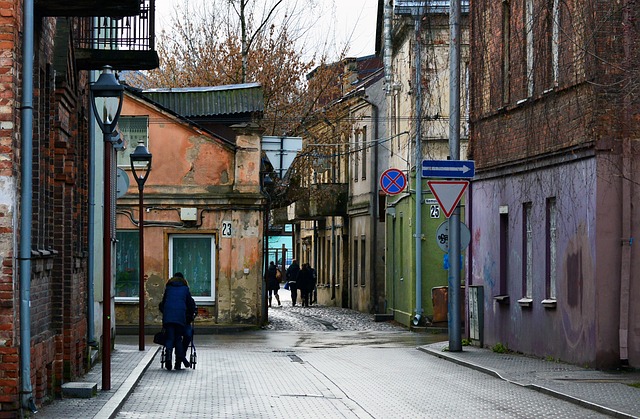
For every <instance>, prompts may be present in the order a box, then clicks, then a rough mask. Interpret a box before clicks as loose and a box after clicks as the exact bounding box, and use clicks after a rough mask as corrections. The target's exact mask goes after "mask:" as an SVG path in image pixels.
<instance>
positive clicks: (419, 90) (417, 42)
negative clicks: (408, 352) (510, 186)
mask: <svg viewBox="0 0 640 419" xmlns="http://www.w3.org/2000/svg"><path fill="white" fill-rule="evenodd" d="M421 17H422V9H421V8H419V9H418V10H417V11H416V13H415V15H414V19H415V52H414V55H415V69H416V82H415V84H416V85H415V92H416V93H415V106H416V108H415V114H416V150H415V151H416V163H415V168H416V173H415V174H416V220H415V226H416V232H415V239H416V315H415V317H414V318H413V325H414V326H418V325H419V324H420V319H421V318H422V172H421V170H420V168H421V167H422V136H421V134H422V77H421V76H422V65H421V62H420V19H421Z"/></svg>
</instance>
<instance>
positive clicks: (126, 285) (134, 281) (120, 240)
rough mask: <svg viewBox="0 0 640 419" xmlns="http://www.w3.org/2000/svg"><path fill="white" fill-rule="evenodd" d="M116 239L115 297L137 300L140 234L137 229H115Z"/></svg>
mask: <svg viewBox="0 0 640 419" xmlns="http://www.w3.org/2000/svg"><path fill="white" fill-rule="evenodd" d="M116 240H117V245H116V283H115V297H116V298H117V299H119V300H131V301H138V296H139V293H138V288H139V285H140V276H139V274H138V272H139V268H140V259H139V252H140V247H139V246H140V235H139V233H138V230H120V231H116Z"/></svg>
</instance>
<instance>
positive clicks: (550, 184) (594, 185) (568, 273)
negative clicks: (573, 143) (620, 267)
mask: <svg viewBox="0 0 640 419" xmlns="http://www.w3.org/2000/svg"><path fill="white" fill-rule="evenodd" d="M596 173H597V172H596V159H595V158H586V159H583V160H577V161H574V162H572V163H568V164H565V165H564V166H555V167H551V168H547V169H541V170H534V171H530V172H528V173H517V174H511V175H510V176H508V177H501V178H491V179H481V180H477V181H475V182H474V183H473V192H472V193H473V203H474V204H473V208H472V212H473V226H472V243H473V260H472V279H471V282H472V284H473V285H483V286H484V308H485V310H484V313H485V314H484V315H485V317H484V333H485V335H484V336H485V345H488V346H491V345H493V344H495V343H498V342H500V343H502V344H504V345H506V346H507V347H509V349H513V350H516V351H521V352H524V353H529V354H534V355H537V356H541V357H545V356H553V357H555V358H559V359H562V360H564V361H568V362H572V363H576V364H592V365H593V364H595V362H596V355H597V354H596V352H597V351H598V350H599V349H598V348H600V347H601V346H602V345H604V343H603V342H601V341H600V336H599V330H598V329H599V328H602V326H604V325H601V326H600V327H598V325H597V324H596V318H610V319H612V318H615V316H617V313H616V311H615V304H614V301H613V300H614V299H613V298H610V297H607V296H605V295H604V294H607V293H613V294H615V289H611V288H608V287H610V286H611V285H613V284H612V283H610V281H608V280H607V279H605V278H602V277H598V275H599V272H598V271H597V270H596V266H597V262H598V261H597V260H596V249H597V247H600V248H608V249H611V250H610V251H607V252H605V253H606V255H605V254H602V255H601V256H599V261H600V262H604V261H605V260H606V259H608V258H611V259H614V255H613V254H612V253H615V240H614V238H613V236H612V235H611V234H608V233H607V231H610V225H609V224H608V221H605V220H604V219H602V225H601V226H598V225H596V217H597V212H598V213H600V212H606V213H609V214H611V215H613V214H615V213H616V208H615V206H614V205H611V204H610V203H611V202H612V200H610V199H609V198H610V197H608V196H607V195H608V194H614V195H615V194H616V192H615V188H611V187H602V186H604V185H601V183H602V182H601V180H600V177H599V176H598V180H597V179H596ZM551 197H555V199H556V207H557V265H556V266H557V268H556V269H557V271H556V272H557V282H556V299H557V306H556V308H545V307H544V306H543V304H542V300H544V299H546V298H548V295H547V290H546V282H545V278H546V268H545V266H546V262H545V261H546V254H547V253H546V251H547V250H546V249H547V245H546V236H545V231H546V224H545V223H546V199H547V198H551ZM527 202H530V203H531V205H532V217H531V220H532V231H533V242H532V243H533V252H532V261H533V263H532V275H533V281H532V284H533V289H532V293H531V297H532V300H533V301H532V305H531V307H521V306H520V305H519V304H518V300H519V299H521V298H522V297H524V289H523V288H524V286H523V263H522V258H523V257H522V249H523V220H524V218H523V205H524V203H527ZM501 206H502V207H503V211H504V209H506V208H508V240H507V248H508V254H507V255H506V257H507V259H508V262H507V263H508V268H507V289H506V294H507V295H508V296H509V303H508V304H506V303H500V302H498V301H497V300H496V299H495V298H494V297H495V296H498V295H500V294H504V293H505V291H504V290H500V257H501V255H500V240H497V238H498V237H500V207H501ZM618 246H619V245H618ZM604 265H606V269H611V268H614V266H613V264H612V263H603V267H604ZM614 270H615V269H614ZM600 273H602V272H600ZM610 275H612V276H615V272H610ZM613 288H615V287H613ZM614 324H615V322H613V321H612V322H611V323H610V324H609V325H607V326H606V327H613V326H614ZM534 330H537V331H543V330H544V331H545V332H544V336H545V337H544V339H543V338H541V335H540V333H532V331H534Z"/></svg>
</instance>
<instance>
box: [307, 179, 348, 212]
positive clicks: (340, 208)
mask: <svg viewBox="0 0 640 419" xmlns="http://www.w3.org/2000/svg"><path fill="white" fill-rule="evenodd" d="M348 192H349V185H348V184H347V183H320V184H316V185H311V190H310V195H311V196H310V199H309V215H310V217H311V218H314V219H317V218H322V217H332V216H340V217H342V216H346V215H347V195H348Z"/></svg>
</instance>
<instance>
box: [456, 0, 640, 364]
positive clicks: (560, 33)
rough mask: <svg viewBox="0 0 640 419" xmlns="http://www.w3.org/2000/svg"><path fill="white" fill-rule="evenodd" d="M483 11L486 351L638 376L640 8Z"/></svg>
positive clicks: (477, 146)
mask: <svg viewBox="0 0 640 419" xmlns="http://www.w3.org/2000/svg"><path fill="white" fill-rule="evenodd" d="M473 6H474V8H473V10H472V17H471V30H472V34H471V39H472V46H471V50H472V59H471V65H472V67H471V97H472V100H471V104H472V105H471V153H470V154H471V156H472V157H473V159H474V160H475V161H476V169H477V171H476V179H475V181H474V182H473V184H472V191H471V200H472V201H471V202H472V204H471V211H470V214H469V216H468V222H469V223H470V225H471V226H472V227H471V230H472V237H473V240H472V247H473V249H472V251H473V256H472V258H471V267H470V269H471V280H470V282H471V283H472V285H477V286H481V287H483V289H484V299H483V301H482V303H483V304H484V319H485V321H484V337H485V339H484V340H485V344H487V345H494V344H496V343H498V342H499V343H502V344H503V345H505V346H507V347H508V348H510V349H513V350H516V351H520V352H524V353H528V354H533V355H536V356H541V357H553V358H555V359H560V360H563V361H567V362H571V363H575V364H580V365H589V366H594V367H598V368H609V367H615V366H619V365H625V364H630V365H634V366H638V364H639V363H640V334H639V332H638V328H637V325H638V324H639V322H640V310H639V309H638V307H637V305H636V304H633V303H632V302H633V301H634V298H635V297H637V296H638V295H640V282H639V281H638V280H637V279H638V275H635V274H634V267H635V266H636V263H635V262H634V261H635V260H636V259H637V257H638V250H637V249H636V247H635V246H633V245H632V244H633V237H635V233H636V230H637V225H638V222H637V217H638V214H637V211H635V210H634V204H633V202H634V196H636V195H637V194H638V192H639V191H638V186H637V185H638V176H637V174H636V172H637V170H635V167H636V164H637V161H638V147H637V145H636V143H637V141H636V139H637V134H636V133H637V132H638V128H640V127H639V126H638V114H639V111H640V106H639V105H640V103H639V102H638V98H637V95H634V94H630V92H631V91H632V90H633V89H634V88H635V86H637V83H638V71H637V68H638V66H637V63H638V62H639V61H638V59H639V58H640V55H639V53H638V48H637V43H638V35H639V33H638V30H639V26H638V25H639V23H638V9H637V7H636V6H635V3H634V2H626V1H624V2H621V3H616V4H612V3H603V2H598V1H586V2H578V1H569V2H562V3H560V2H543V1H537V0H526V1H523V2H519V3H515V2H502V3H499V2H498V3H496V2H491V1H484V0H481V1H479V2H474V3H473ZM596 28H597V29H596ZM532 330H538V331H542V332H543V333H544V335H545V338H544V339H540V338H539V334H534V333H530V331H532Z"/></svg>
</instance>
